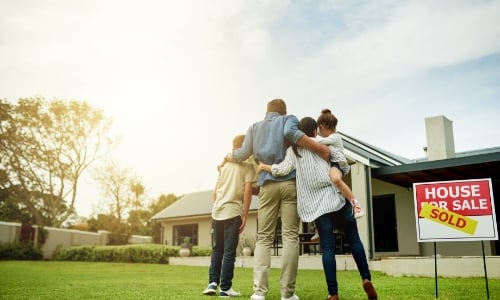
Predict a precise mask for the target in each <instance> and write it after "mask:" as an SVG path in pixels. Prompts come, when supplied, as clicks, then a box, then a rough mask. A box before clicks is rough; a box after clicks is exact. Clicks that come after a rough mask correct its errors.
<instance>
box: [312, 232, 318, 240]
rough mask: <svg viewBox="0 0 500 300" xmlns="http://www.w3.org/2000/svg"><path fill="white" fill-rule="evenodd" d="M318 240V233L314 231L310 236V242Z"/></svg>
mask: <svg viewBox="0 0 500 300" xmlns="http://www.w3.org/2000/svg"><path fill="white" fill-rule="evenodd" d="M317 240H319V235H318V234H317V233H314V235H313V236H312V237H311V242H315V241H317Z"/></svg>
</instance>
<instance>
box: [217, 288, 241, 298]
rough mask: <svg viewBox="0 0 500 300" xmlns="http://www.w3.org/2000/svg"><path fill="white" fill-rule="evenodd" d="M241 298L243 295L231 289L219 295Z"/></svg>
mask: <svg viewBox="0 0 500 300" xmlns="http://www.w3.org/2000/svg"><path fill="white" fill-rule="evenodd" d="M239 296H241V293H239V292H237V291H235V290H233V288H230V289H229V290H227V291H220V293H219V297H223V298H225V297H239Z"/></svg>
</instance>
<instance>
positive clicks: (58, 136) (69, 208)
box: [0, 97, 117, 227]
mask: <svg viewBox="0 0 500 300" xmlns="http://www.w3.org/2000/svg"><path fill="white" fill-rule="evenodd" d="M111 123H112V122H111V120H110V119H108V118H106V117H105V115H104V114H103V112H102V111H101V110H100V109H96V108H94V107H92V106H90V105H89V104H88V103H86V102H81V101H74V100H72V101H63V100H57V99H56V100H52V101H47V100H45V99H44V98H42V97H35V98H24V99H19V100H18V102H17V103H15V104H13V103H9V102H7V101H6V100H0V190H3V191H7V192H8V193H9V196H10V198H9V199H10V200H11V201H16V202H17V205H18V206H19V207H20V208H25V209H27V210H28V211H29V213H30V214H31V215H32V216H33V219H34V222H35V223H36V224H37V225H40V226H44V225H49V226H54V227H59V226H60V225H61V224H62V223H63V222H64V221H65V220H66V219H68V217H69V216H70V215H72V214H73V213H75V200H76V195H77V191H78V181H79V179H80V176H81V175H82V173H83V172H84V171H85V170H87V169H88V168H89V166H90V165H91V164H92V163H94V162H95V161H96V160H98V159H100V158H101V157H103V156H104V155H105V154H107V153H108V152H109V151H110V150H111V149H112V147H113V146H114V145H115V144H116V142H117V139H116V138H114V137H112V136H111V135H110V129H111Z"/></svg>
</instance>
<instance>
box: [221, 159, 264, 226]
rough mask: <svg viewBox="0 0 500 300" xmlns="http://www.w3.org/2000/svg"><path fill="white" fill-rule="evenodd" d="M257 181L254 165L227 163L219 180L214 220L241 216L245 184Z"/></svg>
mask: <svg viewBox="0 0 500 300" xmlns="http://www.w3.org/2000/svg"><path fill="white" fill-rule="evenodd" d="M256 180H257V178H256V173H255V167H254V165H252V164H250V163H247V162H241V163H233V162H226V164H224V166H223V167H222V169H221V171H220V173H219V178H218V179H217V190H216V191H215V193H216V199H215V202H214V206H213V208H212V218H213V219H214V220H227V219H231V218H234V217H236V216H241V214H242V213H243V193H244V191H245V183H247V182H255V181H256Z"/></svg>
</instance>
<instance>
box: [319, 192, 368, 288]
mask: <svg viewBox="0 0 500 300" xmlns="http://www.w3.org/2000/svg"><path fill="white" fill-rule="evenodd" d="M315 223H316V228H318V234H319V237H320V244H321V251H322V252H323V255H322V259H323V271H324V273H325V277H326V285H327V287H328V293H330V295H338V284H337V263H336V261H335V235H334V233H333V231H334V229H339V230H344V238H345V239H346V241H347V242H348V243H349V246H350V247H351V251H352V256H353V258H354V261H355V262H356V265H357V266H358V271H359V274H360V275H361V279H368V280H371V275H370V270H369V268H368V260H367V259H366V253H365V249H364V247H363V243H361V239H360V238H359V233H358V225H357V223H356V219H355V218H354V214H353V211H352V206H351V204H350V203H349V202H348V201H346V204H345V205H344V206H343V207H342V208H341V209H340V210H339V211H336V212H333V213H328V214H324V215H322V216H320V217H319V218H318V219H316V221H315Z"/></svg>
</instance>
